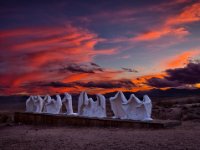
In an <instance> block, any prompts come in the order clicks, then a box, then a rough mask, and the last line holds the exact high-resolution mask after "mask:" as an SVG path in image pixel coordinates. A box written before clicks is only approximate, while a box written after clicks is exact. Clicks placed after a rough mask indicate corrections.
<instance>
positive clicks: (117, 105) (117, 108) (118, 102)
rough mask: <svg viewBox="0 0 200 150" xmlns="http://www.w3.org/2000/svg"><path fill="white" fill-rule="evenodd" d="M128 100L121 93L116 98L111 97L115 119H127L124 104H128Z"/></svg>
mask: <svg viewBox="0 0 200 150" xmlns="http://www.w3.org/2000/svg"><path fill="white" fill-rule="evenodd" d="M126 103H127V99H126V97H125V96H124V94H123V93H122V92H121V91H119V92H117V94H116V95H115V96H114V97H110V104H111V110H112V111H113V113H114V116H113V118H120V119H126V118H127V114H126V111H125V110H124V108H123V105H122V104H126Z"/></svg>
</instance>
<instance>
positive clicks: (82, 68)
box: [59, 63, 103, 73]
mask: <svg viewBox="0 0 200 150" xmlns="http://www.w3.org/2000/svg"><path fill="white" fill-rule="evenodd" d="M59 71H61V72H63V71H69V72H73V73H95V72H103V68H101V67H100V66H99V65H97V64H95V63H90V64H69V65H67V66H66V67H63V68H61V69H59Z"/></svg>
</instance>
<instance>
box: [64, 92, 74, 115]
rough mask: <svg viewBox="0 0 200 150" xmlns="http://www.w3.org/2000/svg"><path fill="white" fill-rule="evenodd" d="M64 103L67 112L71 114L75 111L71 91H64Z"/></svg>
mask: <svg viewBox="0 0 200 150" xmlns="http://www.w3.org/2000/svg"><path fill="white" fill-rule="evenodd" d="M62 103H63V104H64V105H65V108H66V110H67V111H66V114H67V115H71V114H74V113H73V107H72V96H71V95H70V94H69V93H64V98H63V99H62Z"/></svg>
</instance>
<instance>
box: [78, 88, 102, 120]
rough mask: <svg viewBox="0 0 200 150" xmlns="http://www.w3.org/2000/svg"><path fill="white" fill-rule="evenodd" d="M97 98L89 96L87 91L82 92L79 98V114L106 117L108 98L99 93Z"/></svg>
mask: <svg viewBox="0 0 200 150" xmlns="http://www.w3.org/2000/svg"><path fill="white" fill-rule="evenodd" d="M96 97H97V100H96V101H94V100H93V99H92V98H88V95H87V93H86V92H81V94H80V96H79V99H78V115H79V116H87V117H98V118H102V117H106V99H105V97H104V96H103V95H101V94H97V95H96Z"/></svg>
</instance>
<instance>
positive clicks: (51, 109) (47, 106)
mask: <svg viewBox="0 0 200 150" xmlns="http://www.w3.org/2000/svg"><path fill="white" fill-rule="evenodd" d="M61 107H62V101H61V97H60V95H56V100H55V99H52V98H51V97H50V96H47V100H46V101H45V103H44V112H46V113H51V114H59V113H60V110H61Z"/></svg>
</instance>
